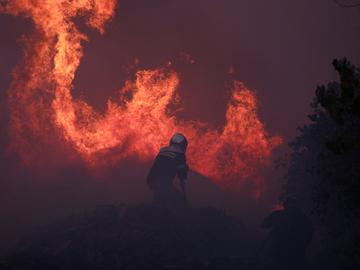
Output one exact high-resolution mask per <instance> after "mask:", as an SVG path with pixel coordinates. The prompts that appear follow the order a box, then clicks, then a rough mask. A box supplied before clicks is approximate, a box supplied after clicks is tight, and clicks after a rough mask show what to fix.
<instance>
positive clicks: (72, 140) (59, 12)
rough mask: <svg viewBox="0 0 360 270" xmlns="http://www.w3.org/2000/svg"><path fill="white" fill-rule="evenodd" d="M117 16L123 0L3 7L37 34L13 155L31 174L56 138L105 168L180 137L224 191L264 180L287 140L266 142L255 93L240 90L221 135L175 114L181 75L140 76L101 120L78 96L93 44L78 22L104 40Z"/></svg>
mask: <svg viewBox="0 0 360 270" xmlns="http://www.w3.org/2000/svg"><path fill="white" fill-rule="evenodd" d="M115 7H116V0H73V1H69V0H57V1H54V0H11V1H7V2H6V3H5V5H3V7H2V8H1V10H0V11H1V12H3V13H8V14H13V15H17V16H18V15H21V16H25V17H27V18H30V19H31V20H32V22H33V25H34V32H33V33H32V34H30V35H28V36H27V37H25V38H24V44H25V50H24V60H23V62H22V63H20V64H19V65H18V67H17V68H16V69H15V71H14V75H13V77H14V78H13V83H12V85H11V89H10V90H9V104H10V109H11V137H12V149H14V150H16V151H17V152H18V153H19V154H20V156H21V157H22V159H23V161H24V162H25V163H26V164H28V165H31V164H32V163H33V162H35V160H37V159H38V158H39V156H41V154H42V152H43V151H44V148H49V147H50V148H51V147H54V148H55V147H56V146H54V145H53V144H54V142H53V139H52V138H53V137H57V138H58V139H59V138H60V141H61V142H62V143H63V146H62V148H65V147H66V148H69V149H73V150H74V151H75V152H76V153H77V154H78V155H79V156H80V157H81V158H82V159H83V160H84V161H86V164H88V165H89V166H90V167H97V166H104V165H106V164H114V163H118V162H120V161H121V160H123V159H125V158H127V157H131V156H135V157H137V158H139V159H140V160H149V159H151V158H153V157H154V156H155V155H156V153H157V151H158V150H159V148H160V147H161V146H163V145H165V144H167V142H168V140H169V138H170V137H171V135H172V134H173V133H174V132H177V131H180V132H182V133H184V134H185V135H186V136H187V137H188V139H189V142H190V144H189V153H188V160H189V164H190V166H191V168H192V169H193V170H195V171H197V172H199V173H201V174H203V175H205V176H207V177H210V178H211V179H212V180H213V181H214V182H216V183H218V184H219V185H221V186H231V187H233V186H238V184H241V182H242V181H243V180H244V179H246V178H249V177H251V178H253V179H258V180H255V181H259V175H258V173H257V168H258V167H259V165H264V164H267V163H268V162H269V160H270V157H271V153H272V150H273V148H274V147H276V146H277V145H279V144H280V143H281V138H279V137H269V136H268V135H267V133H266V131H265V129H264V126H263V124H262V123H261V121H260V120H259V119H258V116H257V101H256V97H255V95H254V93H253V92H252V91H251V90H249V89H247V88H246V87H245V86H244V85H243V84H241V83H240V82H237V81H236V82H234V85H233V90H232V91H233V92H232V97H231V100H230V101H229V104H228V107H227V112H226V124H225V126H224V127H223V129H222V130H211V129H209V128H208V127H207V126H206V125H205V124H203V123H199V122H195V121H188V122H184V121H181V120H179V119H177V118H176V117H175V115H173V114H171V112H169V111H168V104H169V103H170V102H171V101H172V100H173V99H174V98H175V94H176V91H177V87H178V85H179V78H178V75H177V74H176V72H174V71H166V70H164V69H158V70H140V71H138V72H137V74H136V80H135V81H128V82H127V83H126V84H125V86H124V87H123V88H122V89H121V91H120V93H119V97H118V100H109V101H108V103H107V109H106V111H105V112H102V113H100V112H97V111H95V110H94V109H93V108H92V107H91V106H90V105H89V104H87V103H86V102H85V101H83V100H75V99H74V98H73V97H72V94H71V91H72V88H73V80H74V77H75V73H76V70H77V69H78V67H79V64H80V60H81V58H82V56H83V49H82V44H81V42H82V41H85V40H87V37H86V36H85V35H84V34H82V33H80V32H79V30H78V28H77V26H76V25H75V23H74V22H73V19H74V18H75V17H79V16H81V17H84V18H85V19H86V20H87V24H88V26H89V27H92V28H95V29H97V30H99V31H100V32H101V33H103V32H104V24H105V23H106V22H107V21H109V20H110V19H111V18H112V17H113V15H114V10H115ZM129 94H130V96H131V98H130V99H129V98H127V97H128V96H129ZM54 135H55V136H54ZM64 158H65V157H64ZM258 184H259V183H258Z"/></svg>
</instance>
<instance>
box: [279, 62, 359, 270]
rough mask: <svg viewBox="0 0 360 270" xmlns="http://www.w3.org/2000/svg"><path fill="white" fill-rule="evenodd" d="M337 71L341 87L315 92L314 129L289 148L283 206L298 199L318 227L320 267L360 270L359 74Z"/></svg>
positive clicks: (344, 66)
mask: <svg viewBox="0 0 360 270" xmlns="http://www.w3.org/2000/svg"><path fill="white" fill-rule="evenodd" d="M333 66H334V68H335V70H336V71H337V72H338V73H339V76H340V82H331V83H329V84H328V85H327V86H319V87H317V89H316V94H315V98H314V101H313V102H312V104H311V107H312V109H313V112H312V114H311V115H309V119H310V123H309V124H308V125H305V126H303V127H301V128H299V131H300V134H299V136H298V137H297V138H296V139H295V140H294V141H293V142H291V143H290V147H291V149H292V152H291V156H290V160H289V164H288V166H289V167H288V173H287V175H286V183H285V185H284V194H283V200H286V199H285V198H286V197H289V196H293V197H294V196H295V197H296V198H297V199H298V200H299V202H300V204H301V206H302V207H303V209H304V210H306V212H307V213H308V214H311V216H312V219H313V222H314V223H315V224H317V228H318V231H319V232H320V234H321V237H322V239H323V244H322V249H321V250H322V251H321V255H319V254H318V255H317V257H316V258H317V260H318V262H319V263H321V264H322V266H324V267H325V265H324V264H327V266H326V267H325V268H326V269H360V268H359V266H360V69H358V68H356V67H354V66H353V65H352V64H351V63H350V62H349V61H348V60H346V59H343V60H334V62H333ZM321 258H323V260H321Z"/></svg>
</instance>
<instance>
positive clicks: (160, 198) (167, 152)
mask: <svg viewBox="0 0 360 270" xmlns="http://www.w3.org/2000/svg"><path fill="white" fill-rule="evenodd" d="M187 145H188V142H187V139H186V138H185V136H184V135H183V134H181V133H176V134H174V135H173V136H172V137H171V139H170V143H169V146H166V147H164V148H161V149H160V151H159V153H158V155H157V156H156V158H155V161H154V163H153V165H152V167H151V169H150V172H149V174H148V176H147V184H148V186H149V188H150V189H151V190H152V192H153V196H154V203H155V204H157V205H160V206H164V207H176V206H184V205H186V204H187V201H186V196H185V182H186V180H187V174H188V170H189V167H188V165H187V163H186V148H187ZM176 177H178V179H179V181H180V188H181V190H180V189H178V188H176V187H175V186H174V180H175V178H176Z"/></svg>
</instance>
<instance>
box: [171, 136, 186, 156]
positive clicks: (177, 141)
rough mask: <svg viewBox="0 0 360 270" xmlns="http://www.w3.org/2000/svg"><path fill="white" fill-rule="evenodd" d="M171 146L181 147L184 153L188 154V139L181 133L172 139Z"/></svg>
mask: <svg viewBox="0 0 360 270" xmlns="http://www.w3.org/2000/svg"><path fill="white" fill-rule="evenodd" d="M169 144H170V146H175V147H179V148H180V149H181V150H182V152H184V153H185V152H186V148H187V145H188V141H187V139H186V137H185V136H184V135H183V134H181V133H175V134H174V135H173V136H172V137H171V139H170V143H169Z"/></svg>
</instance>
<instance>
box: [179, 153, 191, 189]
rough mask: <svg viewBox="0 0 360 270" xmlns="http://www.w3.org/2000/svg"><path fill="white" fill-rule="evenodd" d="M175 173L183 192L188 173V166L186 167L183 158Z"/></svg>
mask: <svg viewBox="0 0 360 270" xmlns="http://www.w3.org/2000/svg"><path fill="white" fill-rule="evenodd" d="M176 171H177V175H178V177H179V180H180V187H181V189H182V190H183V191H185V182H186V180H187V175H188V171H189V166H188V165H187V163H186V159H185V158H184V159H183V160H181V162H180V163H179V164H178V165H177V167H176Z"/></svg>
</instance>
